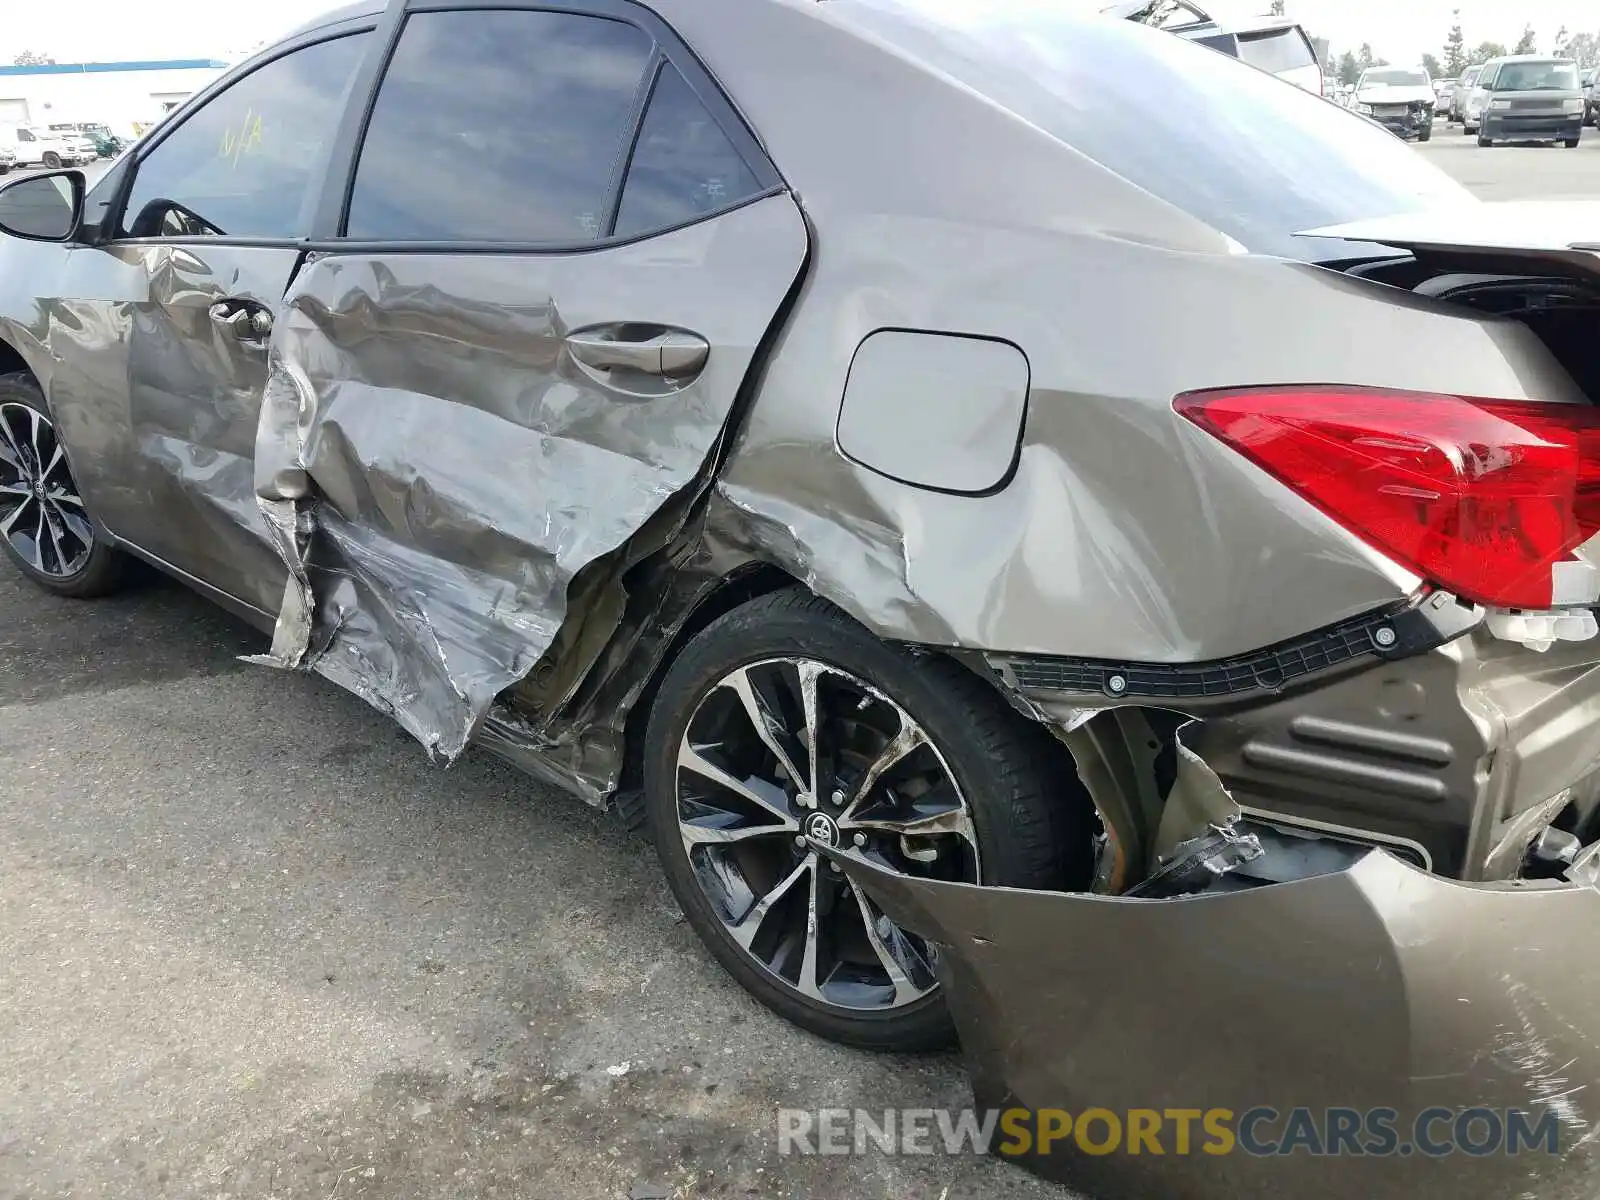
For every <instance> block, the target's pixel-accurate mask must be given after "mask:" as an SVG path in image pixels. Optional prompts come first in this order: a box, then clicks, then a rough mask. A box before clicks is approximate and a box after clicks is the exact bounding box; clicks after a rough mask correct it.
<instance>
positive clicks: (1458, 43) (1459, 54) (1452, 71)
mask: <svg viewBox="0 0 1600 1200" xmlns="http://www.w3.org/2000/svg"><path fill="white" fill-rule="evenodd" d="M1454 15H1455V23H1454V24H1453V25H1451V26H1450V36H1449V37H1447V38H1445V40H1444V69H1445V71H1446V72H1448V73H1449V75H1450V78H1452V79H1459V78H1460V77H1461V72H1463V71H1465V70H1466V69H1467V68H1468V67H1469V66H1471V65H1472V64H1471V63H1469V62H1468V61H1467V39H1466V36H1465V35H1464V34H1462V32H1461V10H1460V9H1459V8H1458V9H1456V10H1455V14H1454Z"/></svg>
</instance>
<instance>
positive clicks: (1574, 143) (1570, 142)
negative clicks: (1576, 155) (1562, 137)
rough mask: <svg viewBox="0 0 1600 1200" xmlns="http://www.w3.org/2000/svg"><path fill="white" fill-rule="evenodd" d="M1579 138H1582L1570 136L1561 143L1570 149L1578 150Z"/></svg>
mask: <svg viewBox="0 0 1600 1200" xmlns="http://www.w3.org/2000/svg"><path fill="white" fill-rule="evenodd" d="M1579 140H1580V139H1578V138H1568V139H1567V140H1566V141H1564V142H1562V143H1561V144H1562V145H1563V146H1565V147H1566V148H1567V149H1568V150H1576V149H1577V148H1578V142H1579Z"/></svg>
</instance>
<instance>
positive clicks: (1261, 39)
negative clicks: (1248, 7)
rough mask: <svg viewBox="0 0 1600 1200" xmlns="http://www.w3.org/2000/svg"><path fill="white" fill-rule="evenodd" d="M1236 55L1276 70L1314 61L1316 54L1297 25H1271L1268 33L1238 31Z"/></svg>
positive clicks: (1256, 64)
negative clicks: (1290, 27) (1270, 30)
mask: <svg viewBox="0 0 1600 1200" xmlns="http://www.w3.org/2000/svg"><path fill="white" fill-rule="evenodd" d="M1239 57H1240V58H1242V59H1243V60H1244V61H1245V62H1247V63H1249V64H1250V65H1251V66H1252V67H1259V68H1260V69H1261V70H1263V71H1271V72H1272V73H1273V74H1277V73H1278V72H1279V71H1293V70H1295V69H1296V68H1298V67H1314V66H1316V65H1317V57H1316V55H1314V54H1312V53H1311V47H1310V46H1308V45H1307V44H1306V39H1305V35H1304V34H1302V33H1301V32H1300V31H1299V30H1298V29H1275V30H1273V31H1272V32H1271V33H1241V34H1240V35H1239Z"/></svg>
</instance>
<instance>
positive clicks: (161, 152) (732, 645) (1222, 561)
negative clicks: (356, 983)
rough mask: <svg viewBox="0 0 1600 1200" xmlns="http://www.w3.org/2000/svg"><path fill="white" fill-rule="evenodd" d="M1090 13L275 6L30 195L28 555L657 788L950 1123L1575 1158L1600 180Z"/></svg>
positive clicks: (1585, 1149)
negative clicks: (1355, 1123)
mask: <svg viewBox="0 0 1600 1200" xmlns="http://www.w3.org/2000/svg"><path fill="white" fill-rule="evenodd" d="M1068 7H1070V6H1066V5H1058V4H1054V3H1049V4H1045V3H1028V2H1026V0H992V2H990V3H985V4H966V3H959V2H957V0H825V2H820V3H819V2H801V0H649V2H648V3H644V2H635V0H562V2H561V3H560V4H559V5H551V4H542V3H538V2H534V0H493V3H479V2H477V0H426V2H423V0H394V2H393V3H391V4H389V5H388V7H386V8H384V7H379V6H359V5H358V6H356V7H355V8H352V9H347V10H344V11H342V12H340V13H337V14H334V15H332V16H330V17H329V18H327V19H326V20H324V21H322V22H319V23H318V24H316V25H315V26H313V27H310V28H307V29H305V30H302V31H300V32H299V33H297V34H295V35H293V36H292V37H290V38H289V39H288V40H286V41H285V42H283V43H282V44H280V45H277V46H275V47H273V48H271V49H269V50H266V51H264V52H262V53H261V54H259V55H257V56H256V57H255V58H253V59H251V60H250V61H248V62H246V63H244V64H242V65H240V66H239V67H238V68H236V69H235V70H234V71H232V72H231V73H230V74H228V75H227V76H226V77H224V78H223V79H222V80H220V81H219V82H218V83H217V84H216V85H214V86H213V87H212V88H210V89H209V90H208V91H206V92H204V93H202V94H201V95H199V96H197V97H196V98H195V99H194V100H192V101H191V102H190V103H188V104H187V105H185V106H184V107H183V108H182V109H180V110H179V111H177V112H176V113H174V114H173V115H172V116H171V117H170V118H169V119H167V120H166V121H165V122H163V123H162V125H161V126H159V127H158V128H157V129H156V130H155V131H153V132H152V133H151V134H150V135H148V136H147V137H146V138H145V139H144V140H143V141H142V142H141V143H139V144H138V145H137V146H136V147H134V148H133V149H132V150H131V151H130V152H128V153H127V154H125V155H124V156H123V157H122V158H121V159H119V160H118V161H117V162H116V163H115V164H114V165H113V166H112V167H111V169H110V170H109V171H108V172H107V173H106V175H105V176H104V177H102V178H101V179H100V180H98V181H97V182H96V183H95V185H94V186H93V188H89V189H86V184H85V180H84V177H83V176H82V175H81V174H80V173H78V172H72V171H64V172H53V173H48V174H44V175H39V176H34V177H31V178H27V179H23V180H19V181H17V182H14V183H12V184H10V185H9V186H7V187H6V188H4V189H3V190H0V228H3V229H4V231H5V236H4V237H3V239H0V545H3V546H4V548H5V552H6V553H7V555H8V556H9V557H10V558H11V559H12V560H13V561H14V563H15V564H16V565H17V567H18V568H19V569H20V570H21V571H22V572H23V573H25V574H26V575H27V576H28V577H29V578H31V579H32V580H34V581H35V582H36V583H38V584H39V585H40V586H41V587H44V588H46V589H48V590H50V591H53V592H55V593H57V594H60V595H63V596H75V597H89V596H93V595H98V594H102V593H104V592H106V591H108V590H110V589H111V588H112V587H114V586H115V585H116V584H117V582H118V580H119V577H120V571H121V567H122V565H123V564H124V562H125V561H126V560H127V559H128V558H129V557H137V558H139V559H143V560H146V561H148V562H150V563H153V564H155V565H156V566H158V567H160V568H161V569H162V570H165V571H167V572H169V573H171V574H173V575H175V576H177V577H178V578H180V579H183V580H185V581H187V582H188V583H190V584H191V585H192V586H194V587H196V588H197V589H199V590H200V591H202V592H203V593H205V594H206V595H208V596H210V597H212V598H213V599H215V600H216V601H218V602H219V603H221V604H224V605H226V606H227V607H228V608H230V609H231V610H233V611H234V612H236V613H238V614H240V615H241V616H243V617H244V618H245V619H247V620H249V621H252V622H254V623H255V624H256V625H257V626H259V627H260V629H261V630H262V631H263V632H264V633H270V636H271V644H270V646H268V647H265V648H264V649H263V652H262V653H261V654H260V655H259V656H257V659H256V661H258V662H261V663H263V664H265V665H267V666H270V667H274V668H278V669H284V670H295V671H312V672H316V673H318V674H320V675H323V676H325V677H326V678H328V679H330V680H332V681H334V682H335V683H337V684H339V685H340V686H343V687H345V688H348V689H350V690H351V691H353V692H355V693H357V694H359V695H361V696H362V697H364V698H365V699H366V700H367V701H369V702H370V703H371V704H372V705H374V706H375V707H377V708H379V709H380V710H382V711H383V712H385V713H388V714H390V715H391V716H393V717H394V719H395V720H396V721H398V722H399V723H400V724H402V725H403V726H404V727H405V728H406V729H407V730H409V731H410V732H411V733H412V734H413V735H414V736H415V737H416V738H417V739H418V741H419V742H421V743H422V745H423V746H424V747H426V749H427V751H428V752H429V753H430V754H431V755H433V756H434V757H436V758H437V759H440V760H442V761H444V762H449V761H451V760H453V759H454V758H456V757H457V756H458V755H460V754H461V753H462V752H463V751H464V750H466V748H467V747H469V746H470V745H474V744H477V745H482V746H486V747H488V748H490V749H492V750H493V751H495V752H496V753H499V754H501V755H503V756H505V757H506V758H508V759H510V760H511V761H513V762H515V763H517V764H519V765H520V766H522V767H524V768H525V769H526V770H527V771H529V772H530V773H533V774H535V775H537V776H539V777H540V778H542V779H546V780H551V781H554V782H556V783H558V784H560V785H561V786H563V787H566V788H568V789H570V790H571V791H573V792H575V793H577V794H578V795H580V796H582V797H583V798H585V799H586V800H588V801H589V802H591V803H593V804H597V805H602V806H609V807H614V808H616V809H617V810H618V811H619V812H620V813H621V814H622V815H623V816H624V817H625V818H627V819H628V820H629V821H630V822H631V823H635V824H641V825H643V824H648V825H649V827H650V828H651V830H652V831H653V835H654V837H655V839H656V842H657V845H658V848H659V851H660V856H661V860H662V863H663V866H664V868H665V871H666V874H667V877H668V879H669V880H670V883H671V886H672V888H673V890H674V892H675V893H676V895H677V897H678V899H679V901H680V902H681V904H682V906H683V909H684V912H685V913H686V914H687V916H688V918H689V920H690V922H691V923H692V924H693V926H694V928H695V929H696V930H697V931H698V932H699V934H700V935H701V937H702V938H703V939H704V941H705V943H706V945H707V947H708V948H709V950H710V951H711V953H712V954H714V955H715V956H716V957H717V959H718V960H719V961H720V962H721V963H723V965H725V966H726V967H727V969H728V970H729V971H730V972H731V973H732V974H733V975H734V976H735V977H736V978H737V979H738V980H739V982H740V983H741V984H743V985H744V986H745V987H746V988H748V989H749V990H750V991H751V992H752V993H753V994H754V995H755V996H757V997H758V998H759V999H760V1000H762V1001H763V1002H764V1003H766V1004H767V1005H769V1006H770V1007H771V1008H773V1009H774V1010H776V1011H777V1012H779V1013H781V1014H783V1015H784V1016H786V1017H788V1018H789V1019H791V1020H793V1021H795V1022H797V1023H799V1024H801V1025H803V1026H805V1027H806V1028H808V1029H811V1030H813V1031H815V1032H818V1033H820V1034H823V1035H825V1036H827V1037H831V1038H835V1039H838V1040H841V1041H845V1042H848V1043H851V1044H854V1045H859V1046H865V1047H875V1048H885V1049H913V1048H920V1047H927V1046H934V1045H939V1044H942V1043H945V1042H948V1040H949V1039H950V1038H951V1036H952V1035H956V1034H958V1035H959V1037H960V1039H961V1041H962V1043H963V1045H964V1046H965V1047H966V1051H967V1054H968V1056H969V1059H970V1061H971V1063H972V1067H973V1072H974V1079H975V1083H976V1090H977V1093H978V1097H979V1101H980V1103H982V1104H985V1105H991V1106H1003V1105H1009V1104H1016V1105H1021V1106H1023V1107H1026V1108H1029V1109H1032V1110H1044V1109H1050V1108H1059V1109H1063V1110H1078V1111H1081V1110H1083V1109H1084V1108H1086V1107H1090V1106H1097V1107H1101V1108H1113V1109H1114V1108H1117V1107H1119V1106H1120V1107H1124V1108H1135V1107H1137V1108H1149V1109H1155V1110H1166V1109H1174V1110H1186V1109H1190V1108H1195V1109H1212V1108H1226V1109H1228V1110H1230V1111H1242V1110H1245V1109H1252V1108H1254V1109H1260V1108H1263V1107H1264V1106H1272V1107H1273V1108H1274V1110H1275V1111H1276V1110H1282V1111H1288V1110H1290V1109H1292V1108H1295V1107H1297V1106H1303V1107H1317V1108H1321V1109H1329V1108H1333V1107H1339V1108H1340V1109H1341V1111H1344V1110H1354V1111H1358V1112H1370V1111H1372V1110H1374V1109H1375V1108H1385V1109H1389V1110H1393V1111H1394V1112H1395V1113H1397V1114H1400V1115H1401V1117H1402V1118H1403V1117H1404V1116H1405V1114H1410V1113H1415V1112H1418V1111H1422V1110H1430V1109H1434V1108H1437V1107H1439V1106H1445V1107H1446V1109H1449V1110H1454V1109H1463V1110H1465V1109H1470V1108H1472V1106H1480V1107H1481V1106H1485V1105H1489V1106H1498V1109H1497V1111H1504V1110H1509V1109H1513V1108H1526V1109H1528V1110H1530V1111H1532V1110H1541V1111H1548V1112H1549V1113H1552V1114H1554V1118H1555V1119H1556V1121H1557V1123H1558V1126H1559V1129H1558V1132H1559V1135H1560V1137H1559V1146H1557V1147H1554V1148H1549V1149H1546V1150H1545V1151H1544V1152H1542V1153H1539V1154H1524V1155H1521V1156H1511V1155H1500V1156H1498V1157H1471V1158H1470V1159H1469V1158H1467V1157H1463V1156H1458V1157H1457V1158H1455V1159H1447V1160H1446V1161H1444V1162H1443V1164H1442V1165H1441V1162H1440V1160H1438V1159H1435V1158H1426V1157H1423V1156H1410V1157H1408V1156H1407V1155H1406V1154H1405V1153H1403V1152H1398V1151H1397V1152H1396V1153H1394V1154H1391V1155H1388V1156H1375V1155H1374V1156H1365V1157H1362V1156H1345V1157H1332V1158H1328V1157H1324V1158H1319V1159H1315V1160H1313V1159H1311V1158H1308V1157H1306V1156H1303V1155H1300V1156H1297V1155H1286V1156H1277V1157H1271V1156H1260V1157H1247V1156H1243V1157H1233V1158H1228V1159H1226V1160H1220V1161H1218V1162H1212V1163H1199V1162H1196V1161H1195V1160H1193V1159H1187V1160H1186V1159H1184V1158H1182V1157H1174V1156H1167V1157H1154V1156H1148V1155H1147V1156H1144V1157H1138V1156H1135V1155H1127V1154H1123V1155H1113V1156H1104V1157H1101V1156H1094V1155H1088V1156H1085V1155H1072V1154H1069V1155H1058V1156H1054V1157H1049V1158H1045V1157H1043V1156H1041V1158H1040V1159H1039V1160H1038V1161H1036V1162H1035V1163H1034V1165H1035V1166H1037V1167H1039V1168H1040V1169H1042V1170H1046V1171H1049V1172H1051V1173H1054V1174H1057V1175H1059V1176H1060V1177H1062V1178H1067V1179H1071V1180H1074V1181H1076V1182H1079V1183H1082V1184H1084V1185H1086V1186H1091V1187H1093V1188H1094V1189H1095V1190H1096V1192H1097V1193H1099V1194H1103V1195H1106V1196H1113V1195H1127V1196H1150V1195H1156V1194H1160V1195H1168V1196H1192V1197H1211V1196H1219V1197H1220V1196H1244V1195H1262V1196H1266V1195H1274V1194H1278V1192H1279V1191H1280V1190H1281V1188H1282V1187H1283V1186H1285V1181H1286V1180H1292V1181H1293V1182H1294V1186H1296V1187H1297V1188H1299V1189H1300V1190H1302V1191H1305V1192H1308V1193H1310V1194H1316V1187H1318V1186H1322V1187H1324V1188H1325V1192H1324V1194H1329V1195H1344V1194H1352V1191H1353V1190H1359V1191H1360V1192H1361V1194H1364V1195H1371V1196H1377V1195H1401V1194H1405V1195H1411V1194H1414V1193H1415V1192H1416V1189H1417V1187H1418V1184H1419V1181H1420V1182H1422V1183H1424V1184H1425V1183H1427V1181H1429V1180H1444V1179H1448V1180H1449V1183H1448V1191H1447V1192H1441V1193H1440V1194H1449V1195H1452V1196H1467V1195H1473V1196H1478V1195H1481V1196H1486V1197H1487V1196H1495V1197H1504V1196H1511V1195H1523V1194H1526V1195H1529V1196H1532V1197H1536V1198H1539V1200H1543V1198H1544V1197H1547V1196H1548V1197H1555V1196H1568V1195H1570V1196H1574V1197H1576V1196H1579V1195H1582V1196H1592V1195H1593V1194H1594V1192H1595V1190H1596V1187H1597V1186H1600V1176H1597V1175H1596V1173H1595V1172H1596V1170H1597V1168H1596V1166H1595V1164H1594V1162H1593V1160H1592V1159H1591V1158H1590V1157H1589V1153H1590V1147H1591V1143H1593V1142H1594V1141H1595V1140H1596V1131H1597V1130H1600V1096H1597V1095H1596V1094H1595V1093H1591V1092H1589V1091H1587V1090H1586V1089H1587V1088H1588V1087H1589V1085H1590V1084H1591V1083H1592V1082H1595V1083H1600V977H1597V972H1596V970H1595V969H1594V968H1591V967H1590V966H1589V965H1588V962H1589V956H1590V951H1591V949H1592V946H1593V937H1594V935H1593V926H1592V925H1591V924H1590V922H1591V921H1595V920H1596V919H1597V913H1600V891H1597V881H1600V773H1597V772H1600V640H1597V639H1596V637H1595V634H1596V623H1595V619H1594V615H1593V612H1594V608H1595V607H1596V605H1597V603H1600V551H1597V547H1600V541H1597V540H1596V539H1597V535H1600V411H1597V410H1596V409H1595V408H1594V407H1593V405H1592V400H1593V399H1595V398H1597V397H1600V354H1597V353H1596V352H1595V349H1594V346H1595V342H1594V338H1595V330H1596V325H1597V320H1600V208H1596V207H1591V206H1585V205H1559V204H1549V205H1542V206H1537V207H1535V208H1528V207H1521V208H1519V207H1518V206H1496V205H1487V204H1480V203H1478V202H1476V201H1474V200H1473V199H1472V198H1471V197H1470V196H1469V195H1467V194H1466V193H1465V192H1464V191H1463V190H1461V189H1460V188H1459V187H1457V186H1456V185H1455V184H1453V183H1451V182H1450V181H1449V180H1447V179H1445V178H1444V177H1443V176H1442V175H1440V174H1439V173H1438V172H1436V171H1435V170H1434V169H1433V168H1432V167H1430V166H1429V165H1428V164H1426V163H1425V162H1424V161H1423V160H1421V159H1420V158H1418V157H1417V156H1416V155H1415V154H1414V153H1413V152H1412V151H1411V150H1410V149H1408V148H1406V147H1405V146H1403V145H1401V144H1399V143H1397V142H1395V141H1394V140H1393V139H1392V138H1390V137H1389V136H1388V135H1387V134H1386V133H1385V132H1384V131H1382V130H1381V129H1378V128H1376V127H1374V126H1373V125H1371V123H1370V122H1367V121H1365V120H1364V119H1362V118H1360V117H1357V116H1355V115H1354V114H1351V113H1348V112H1345V111H1343V110H1341V109H1339V108H1338V107H1336V106H1334V105H1329V104H1326V103H1324V102H1323V101H1321V100H1320V99H1319V98H1317V97H1315V96H1311V95H1308V94H1305V93H1303V92H1301V91H1300V90H1298V89H1296V88H1294V87H1290V86H1286V85H1284V84H1283V83H1282V82H1280V81H1278V80H1276V79H1274V78H1272V77H1271V76H1269V75H1266V74H1263V73H1260V72H1257V71H1255V70H1253V69H1252V68H1249V67H1247V66H1243V65H1241V64H1240V63H1238V62H1236V61H1233V60H1231V59H1229V58H1227V57H1225V56H1222V55H1216V54H1213V53H1211V52H1210V51H1209V50H1207V49H1205V48H1204V47H1201V46H1197V45H1194V44H1191V43H1189V42H1186V41H1184V40H1182V39H1179V38H1175V37H1172V36H1170V35H1168V34H1165V33H1162V32H1160V31H1157V30H1153V29H1150V28H1147V27H1144V26H1142V25H1137V24H1131V23H1128V22H1125V21H1118V20H1115V19H1112V18H1105V17H1096V16H1079V15H1073V14H1071V13H1064V12H1062V11H1060V10H1061V9H1063V8H1068ZM1085 98H1087V100H1086V99H1085ZM1175 98H1177V99H1180V100H1181V102H1180V103H1174V99H1175ZM85 619H92V618H91V617H90V615H89V614H88V613H86V615H85ZM1469 1167H1470V1169H1468V1168H1469ZM1318 1181H1321V1182H1320V1183H1319V1182H1318Z"/></svg>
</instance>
